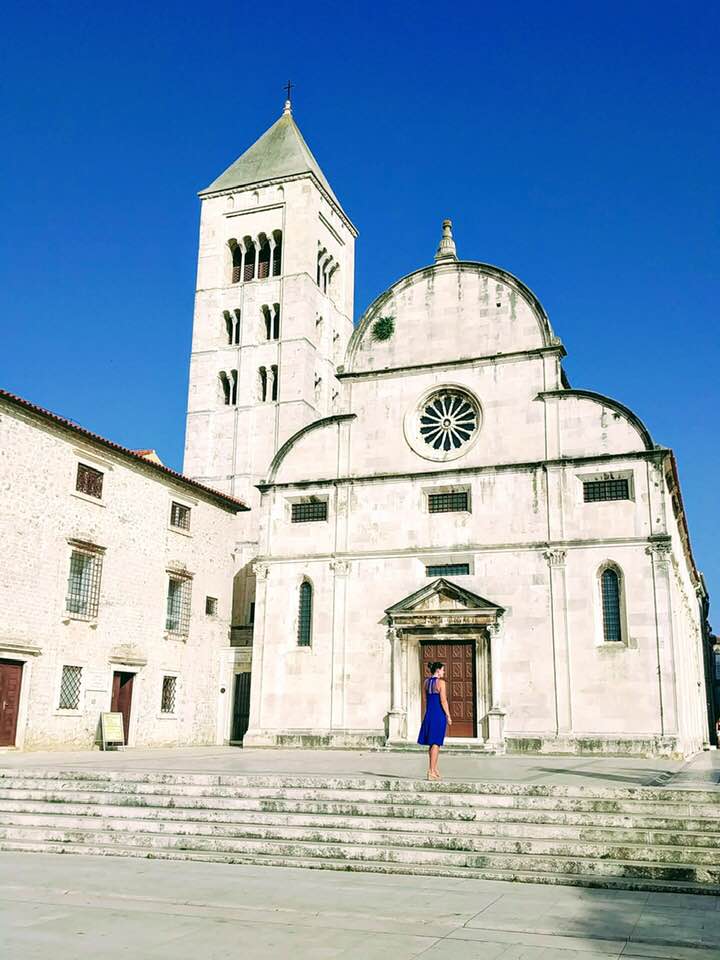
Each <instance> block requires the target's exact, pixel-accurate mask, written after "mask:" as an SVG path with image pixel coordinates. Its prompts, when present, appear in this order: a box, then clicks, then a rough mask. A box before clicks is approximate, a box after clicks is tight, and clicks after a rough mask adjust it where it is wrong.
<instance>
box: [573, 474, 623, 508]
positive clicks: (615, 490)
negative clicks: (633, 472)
mask: <svg viewBox="0 0 720 960" xmlns="http://www.w3.org/2000/svg"><path fill="white" fill-rule="evenodd" d="M583 498H584V500H585V503H595V502H597V501H599V500H629V499H630V484H629V483H628V481H627V480H626V479H621V480H584V481H583Z"/></svg>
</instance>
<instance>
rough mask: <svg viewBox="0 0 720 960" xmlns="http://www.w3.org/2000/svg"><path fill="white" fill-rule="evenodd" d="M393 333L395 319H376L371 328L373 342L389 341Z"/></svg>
mask: <svg viewBox="0 0 720 960" xmlns="http://www.w3.org/2000/svg"><path fill="white" fill-rule="evenodd" d="M393 333H395V317H378V318H377V320H376V321H375V323H374V324H373V326H372V337H373V340H389V339H390V337H391V336H392V335H393Z"/></svg>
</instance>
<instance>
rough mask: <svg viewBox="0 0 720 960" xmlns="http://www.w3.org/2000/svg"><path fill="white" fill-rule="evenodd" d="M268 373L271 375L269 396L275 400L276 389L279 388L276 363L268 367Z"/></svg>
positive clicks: (276, 395)
mask: <svg viewBox="0 0 720 960" xmlns="http://www.w3.org/2000/svg"><path fill="white" fill-rule="evenodd" d="M270 373H271V376H272V396H271V399H272V400H277V398H278V390H279V389H280V385H279V383H278V368H277V364H276V363H274V364H273V365H272V366H271V367H270Z"/></svg>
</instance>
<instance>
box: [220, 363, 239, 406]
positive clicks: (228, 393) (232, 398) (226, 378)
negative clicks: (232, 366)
mask: <svg viewBox="0 0 720 960" xmlns="http://www.w3.org/2000/svg"><path fill="white" fill-rule="evenodd" d="M218 376H219V380H220V389H221V390H222V400H223V403H224V404H225V406H226V407H230V406H233V407H234V406H235V405H236V404H237V390H238V372H237V370H230V372H229V373H226V372H225V371H224V370H221V371H220V373H219V375H218Z"/></svg>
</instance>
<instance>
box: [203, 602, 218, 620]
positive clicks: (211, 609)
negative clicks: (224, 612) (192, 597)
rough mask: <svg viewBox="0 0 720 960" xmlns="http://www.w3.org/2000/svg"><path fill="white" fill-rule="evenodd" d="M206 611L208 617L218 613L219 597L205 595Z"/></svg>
mask: <svg viewBox="0 0 720 960" xmlns="http://www.w3.org/2000/svg"><path fill="white" fill-rule="evenodd" d="M205 613H206V614H207V616H208V617H214V616H216V615H217V597H205Z"/></svg>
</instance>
